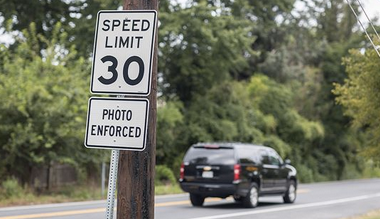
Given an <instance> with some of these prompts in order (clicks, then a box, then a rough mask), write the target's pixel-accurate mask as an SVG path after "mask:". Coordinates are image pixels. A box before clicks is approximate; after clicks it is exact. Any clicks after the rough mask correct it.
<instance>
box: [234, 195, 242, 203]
mask: <svg viewBox="0 0 380 219" xmlns="http://www.w3.org/2000/svg"><path fill="white" fill-rule="evenodd" d="M234 200H235V202H242V201H243V197H241V196H235V195H234Z"/></svg>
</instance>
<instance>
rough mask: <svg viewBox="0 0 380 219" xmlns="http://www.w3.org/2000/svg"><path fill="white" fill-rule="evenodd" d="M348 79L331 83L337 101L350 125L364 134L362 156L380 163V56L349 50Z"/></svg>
mask: <svg viewBox="0 0 380 219" xmlns="http://www.w3.org/2000/svg"><path fill="white" fill-rule="evenodd" d="M344 64H345V66H346V71H347V75H348V78H347V79H346V80H345V81H344V83H341V84H338V83H336V84H334V86H335V89H334V91H333V92H334V94H335V95H337V97H336V100H337V102H338V103H339V104H341V105H342V106H343V107H344V109H345V111H344V112H345V114H346V115H348V116H350V117H351V118H353V122H352V126H353V127H354V128H355V129H356V130H359V131H361V132H364V133H365V134H366V139H367V143H366V145H368V147H366V148H364V154H365V155H367V156H368V157H370V158H372V159H374V160H376V161H378V162H379V161H380V159H379V157H380V156H379V155H380V149H379V148H380V122H379V116H380V106H379V103H380V96H379V90H380V76H379V74H378V69H379V67H380V63H379V57H378V56H377V53H376V52H375V51H374V50H372V49H367V50H366V52H365V54H362V53H361V52H360V50H351V51H350V55H349V56H348V57H346V58H345V59H344Z"/></svg>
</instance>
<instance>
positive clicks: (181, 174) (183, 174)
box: [179, 163, 185, 181]
mask: <svg viewBox="0 0 380 219" xmlns="http://www.w3.org/2000/svg"><path fill="white" fill-rule="evenodd" d="M184 176H185V165H184V164H183V163H182V164H181V169H180V173H179V180H180V181H182V180H183V178H184Z"/></svg>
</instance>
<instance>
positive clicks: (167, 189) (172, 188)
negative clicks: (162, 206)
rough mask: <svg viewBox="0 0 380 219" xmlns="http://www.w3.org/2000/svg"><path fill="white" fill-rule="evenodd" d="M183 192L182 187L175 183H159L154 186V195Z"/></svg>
mask: <svg viewBox="0 0 380 219" xmlns="http://www.w3.org/2000/svg"><path fill="white" fill-rule="evenodd" d="M179 193H183V191H182V189H181V188H180V187H179V185H178V184H175V185H170V184H168V185H159V186H156V187H155V194H156V195H167V194H179Z"/></svg>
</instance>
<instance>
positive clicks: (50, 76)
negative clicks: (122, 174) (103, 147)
mask: <svg viewBox="0 0 380 219" xmlns="http://www.w3.org/2000/svg"><path fill="white" fill-rule="evenodd" d="M60 29H61V27H60V26H59V25H57V26H56V27H55V29H54V31H53V32H52V39H51V40H47V39H46V38H45V37H43V36H41V35H39V34H37V33H36V26H35V25H34V23H32V24H31V26H30V28H29V30H28V31H24V32H23V35H24V36H25V39H21V40H20V41H19V45H18V47H17V48H16V50H14V51H13V50H9V49H8V50H5V51H4V52H5V53H6V55H5V58H4V63H3V66H2V68H1V72H0V95H2V96H3V97H5V98H3V99H2V101H1V103H0V120H1V124H0V166H2V167H5V168H3V169H1V171H2V172H1V173H0V175H1V177H6V176H7V175H14V176H16V177H18V178H20V179H21V180H22V181H23V182H24V183H25V182H28V181H29V180H30V179H29V174H30V172H31V171H30V170H31V167H33V166H48V165H50V164H51V163H52V162H58V163H70V164H72V165H74V166H76V167H78V168H79V167H81V168H86V167H93V164H96V163H99V162H100V161H101V160H102V157H103V156H104V152H101V151H96V150H88V149H85V148H84V146H83V137H84V128H85V122H86V110H87V100H88V97H89V92H88V89H87V88H88V84H89V83H88V82H89V80H88V78H89V77H88V73H89V72H90V69H89V66H90V65H89V63H88V61H87V59H84V58H79V59H78V58H77V55H76V51H75V50H74V49H73V48H71V49H66V48H65V47H64V42H65V41H66V38H67V35H66V34H65V33H60ZM38 39H39V40H38ZM41 42H43V43H45V45H44V48H46V49H43V50H41V49H40V47H39V46H40V43H41ZM41 51H42V52H41ZM40 53H42V54H43V56H42V57H41V56H40V55H39V54H40ZM73 152H75V153H73Z"/></svg>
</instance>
